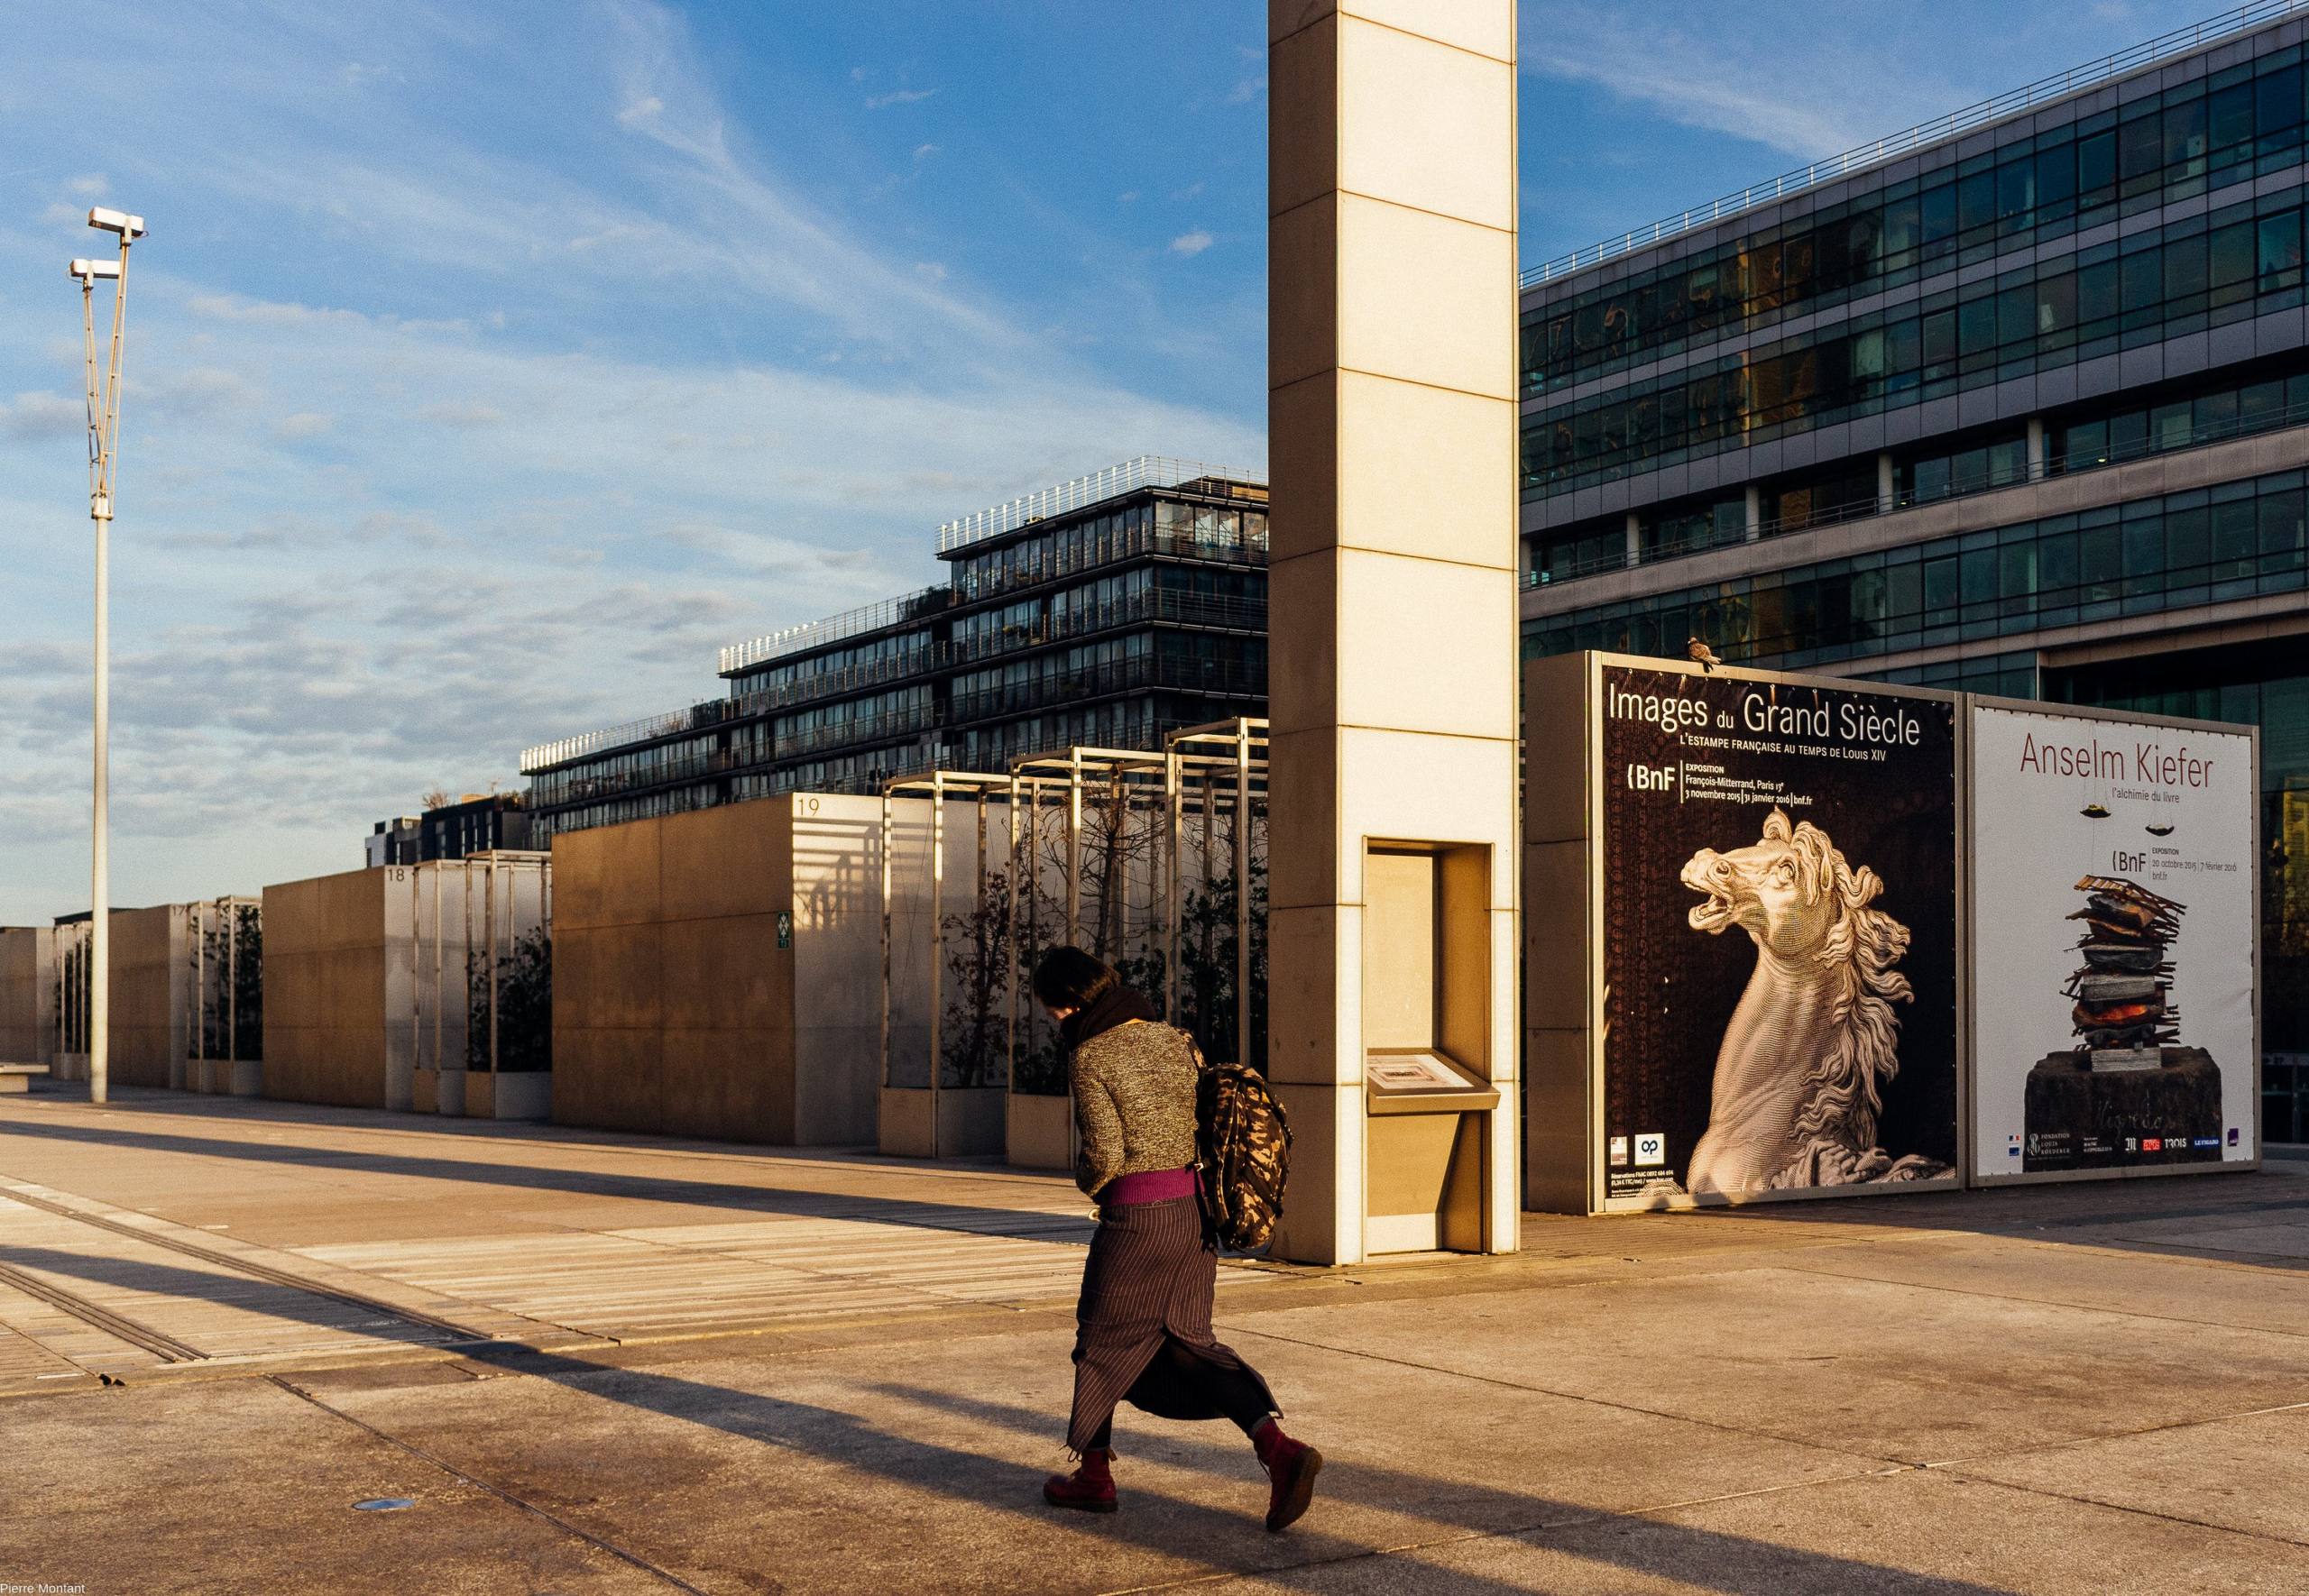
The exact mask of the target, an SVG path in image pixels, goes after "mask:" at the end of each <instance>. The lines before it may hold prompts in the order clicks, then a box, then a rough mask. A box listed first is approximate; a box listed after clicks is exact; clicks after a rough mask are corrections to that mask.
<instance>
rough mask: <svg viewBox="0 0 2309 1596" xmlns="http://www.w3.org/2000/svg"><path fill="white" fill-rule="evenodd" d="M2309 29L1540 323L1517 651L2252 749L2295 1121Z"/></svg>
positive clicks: (2114, 92)
mask: <svg viewBox="0 0 2309 1596" xmlns="http://www.w3.org/2000/svg"><path fill="white" fill-rule="evenodd" d="M2305 36H2309V10H2304V8H2302V7H2300V6H2299V5H2295V4H2292V3H2289V0H2267V3H2265V4H2262V5H2257V6H2252V7H2248V8H2247V9H2246V10H2245V11H2243V12H2240V13H2230V14H2227V15H2226V16H2225V17H2224V18H2222V19H2221V20H2220V21H2219V22H2217V23H2210V24H2207V25H2206V26H2205V27H2204V28H2203V29H2198V30H2192V31H2191V32H2189V33H2188V34H2185V35H2176V36H2173V37H2171V38H2168V39H2165V40H2159V41H2154V42H2152V43H2151V44H2149V45H2146V46H2142V47H2139V49H2136V50H2129V51H2127V52H2125V54H2124V55H2122V56H2120V57H2115V58H2111V60H2108V61H2104V62H2100V63H2095V64H2093V65H2092V66H2089V67H2086V68H2084V69H2079V70H2078V71H2076V72H2073V73H2069V74H2066V75H2065V76H2064V77H2063V78H2061V79H2058V80H2055V81H2053V82H2051V83H2047V84H2043V85H2038V86H2036V87H2033V88H2031V89H2028V90H2023V91H2019V93H2016V94H2014V95H2010V96H2004V97H2003V99H2001V101H1998V102H1994V103H1992V105H1989V106H1984V107H1976V108H1975V109H1974V111H1973V112H1968V113H1959V114H1958V115H1955V116H1954V117H1951V118H1949V119H1947V120H1946V122H1945V123H1943V124H1936V125H1935V126H1933V127H1928V128H1926V129H1920V130H1914V131H1912V132H1911V133H1909V134H1905V135H1900V136H1899V137H1896V138H1894V139H1891V140H1888V141H1885V142H1884V144H1883V145H1882V146H1880V147H1876V148H1872V149H1871V150H1869V151H1858V152H1855V153H1854V155H1853V156H1849V157H1845V158H1843V159H1842V160H1840V161H1835V162H1829V163H1824V164H1823V166H1821V167H1816V168H1814V169H1811V170H1808V171H1806V172H1803V173H1798V174H1793V175H1792V176H1791V177H1790V178H1789V179H1782V180H1781V181H1780V182H1779V183H1778V184H1776V185H1765V186H1764V188H1763V189H1762V194H1764V195H1766V196H1771V197H1769V198H1765V199H1763V200H1762V202H1761V203H1748V202H1749V201H1750V200H1752V199H1754V198H1755V197H1757V194H1758V191H1756V190H1751V191H1750V193H1749V194H1748V195H1744V196H1740V197H1735V200H1734V203H1732V204H1730V205H1727V206H1716V207H1709V208H1708V209H1707V210H1706V211H1703V212H1696V213H1688V214H1687V215H1686V216H1683V217H1679V218H1676V219H1674V220H1672V221H1670V222H1669V223H1664V224H1661V225H1660V226H1658V227H1655V228H1647V229H1642V230H1640V231H1639V232H1638V233H1636V234H1630V235H1628V238H1627V239H1625V240H1623V241H1620V242H1619V243H1614V244H1611V245H1606V246H1604V247H1603V248H1601V249H1599V250H1596V251H1587V252H1581V254H1579V255H1578V256H1575V257H1571V258H1569V259H1568V260H1566V261H1558V262H1553V263H1550V264H1549V265H1547V266H1542V267H1539V268H1535V269H1534V270H1532V271H1530V272H1528V273H1526V276H1525V280H1524V292H1523V297H1522V341H1523V367H1524V370H1523V390H1522V391H1523V436H1522V479H1523V518H1522V530H1523V543H1524V560H1525V568H1526V576H1525V587H1524V590H1523V630H1524V647H1525V649H1526V651H1527V653H1530V654H1532V655H1545V654H1554V653H1559V652H1564V651H1567V650H1570V649H1578V648H1607V649H1624V650H1629V651H1632V652H1636V653H1646V654H1660V655H1668V656H1681V655H1682V654H1683V652H1684V648H1685V646H1686V642H1687V640H1688V638H1690V637H1700V638H1703V639H1705V640H1706V641H1707V642H1708V643H1709V644H1710V645H1712V646H1713V647H1714V648H1715V649H1716V652H1717V653H1718V654H1719V655H1721V656H1724V657H1725V659H1727V660H1732V661H1734V662H1738V663H1742V664H1751V665H1764V666H1770V667H1773V668H1780V669H1789V670H1807V671H1814V672H1824V673H1828V674H1844V675H1857V676H1868V677H1875V678H1880V679H1883V680H1888V681H1899V682H1913V683H1927V684H1932V685H1937V686H1956V687H1965V688H1973V689H1977V690H1981V691H1987V692H1996V693H2010V694H2015V695H2019V696H2030V697H2041V698H2048V699H2056V700H2062V701H2066V702H2079V703H2093V704H2107V705H2113V706H2123V707H2127V708H2131V709H2139V710H2148V711H2159V712H2164V713H2171V714H2179V715H2193V716H2204V717H2208V718H2212V719H2218V720H2244V721H2250V722H2253V723H2255V724H2257V725H2258V726H2259V727H2260V728H2261V729H2262V734H2263V740H2262V757H2263V774H2262V784H2263V812H2262V836H2263V838H2264V839H2265V841H2266V843H2267V846H2268V857H2267V860H2266V867H2267V869H2266V878H2265V879H2266V885H2265V892H2264V916H2263V918H2264V924H2263V949H2264V957H2265V963H2266V986H2265V992H2266V997H2265V1002H2264V1015H2265V1018H2264V1033H2265V1043H2266V1046H2267V1047H2268V1049H2269V1050H2270V1051H2271V1052H2272V1054H2273V1055H2277V1057H2274V1058H2273V1059H2272V1064H2273V1066H2274V1068H2272V1069H2271V1070H2270V1072H2269V1080H2270V1083H2271V1085H2272V1087H2273V1088H2275V1087H2280V1086H2281V1085H2282V1083H2284V1082H2286V1081H2288V1080H2289V1079H2290V1078H2291V1072H2292V1071H2293V1064H2292V1061H2291V1060H2290V1059H2286V1058H2285V1057H2284V1056H2285V1055H2291V1054H2309V564H2305V563H2304V553H2305V552H2309V515H2305V514H2304V493H2309V478H2304V468H2309V336H2304V280H2303V237H2304V210H2305V209H2309V145H2305V144H2304V129H2309V72H2304V37H2305ZM1953 128H1961V129H1962V131H1947V130H1949V129H1953ZM1882 151H1899V153H1898V154H1897V155H1896V156H1887V155H1885V154H1883V153H1882ZM1638 241H1641V242H1638ZM2300 1073H2301V1074H2302V1076H2303V1077H2304V1083H2303V1084H2304V1087H2309V1069H2304V1070H2302V1071H2301V1072H2300ZM2285 1089H2286V1090H2289V1089H2290V1088H2289V1087H2286V1088H2285ZM2295 1109H2296V1105H2294V1104H2292V1103H2290V1102H2284V1103H2280V1102H2277V1101H2272V1103H2271V1104H2270V1114H2269V1120H2270V1130H2271V1134H2272V1136H2273V1137H2280V1138H2281V1136H2282V1134H2283V1131H2284V1127H2285V1125H2286V1123H2287V1122H2288V1119H2289V1117H2290V1116H2291V1115H2292V1114H2294V1113H2295Z"/></svg>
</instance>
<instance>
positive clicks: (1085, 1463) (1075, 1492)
mask: <svg viewBox="0 0 2309 1596" xmlns="http://www.w3.org/2000/svg"><path fill="white" fill-rule="evenodd" d="M1114 1456H1115V1454H1114V1452H1113V1451H1112V1449H1111V1448H1099V1447H1094V1448H1092V1449H1091V1450H1090V1451H1089V1452H1086V1453H1084V1454H1082V1464H1081V1467H1080V1468H1078V1469H1076V1470H1075V1471H1074V1472H1072V1473H1071V1474H1053V1475H1052V1476H1051V1477H1050V1478H1049V1479H1047V1480H1045V1481H1043V1500H1044V1501H1046V1502H1048V1503H1049V1504H1050V1505H1051V1506H1052V1507H1053V1508H1072V1509H1076V1510H1077V1511H1078V1512H1083V1513H1111V1512H1113V1511H1114V1510H1115V1476H1114V1472H1113V1470H1112V1468H1111V1467H1109V1465H1110V1464H1111V1463H1113V1462H1114ZM1303 1506H1304V1504H1302V1508H1303Z"/></svg>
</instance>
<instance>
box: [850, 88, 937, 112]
mask: <svg viewBox="0 0 2309 1596" xmlns="http://www.w3.org/2000/svg"><path fill="white" fill-rule="evenodd" d="M937 92H938V91H937V90H936V89H934V88H894V89H892V90H890V91H889V92H888V94H869V95H868V96H866V108H867V109H868V110H869V111H879V110H882V109H884V108H885V107H887V106H890V105H917V104H919V103H920V102H922V101H924V100H926V99H928V98H929V97H930V96H932V95H934V94H936V93H937Z"/></svg>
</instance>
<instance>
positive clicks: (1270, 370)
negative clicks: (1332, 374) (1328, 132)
mask: <svg viewBox="0 0 2309 1596" xmlns="http://www.w3.org/2000/svg"><path fill="white" fill-rule="evenodd" d="M1345 203H1348V202H1347V201H1344V200H1343V199H1342V198H1341V197H1338V196H1337V195H1335V194H1329V193H1326V194H1322V195H1319V196H1317V197H1315V198H1313V199H1311V200H1309V201H1308V202H1307V203H1306V204H1304V205H1302V206H1296V207H1294V208H1293V209H1292V210H1289V211H1286V212H1284V213H1283V215H1282V216H1276V217H1274V219H1273V220H1272V221H1270V222H1269V223H1268V224H1267V266H1266V274H1267V302H1268V305H1269V307H1270V308H1269V310H1268V312H1267V352H1266V382H1267V387H1268V388H1269V390H1274V389H1277V388H1283V387H1286V386H1288V385H1289V384H1291V383H1293V382H1296V381H1300V380H1301V379H1302V378H1306V377H1315V376H1320V375H1321V374H1323V373H1324V372H1326V371H1329V370H1330V369H1331V368H1332V367H1333V366H1335V365H1338V364H1339V363H1340V359H1339V353H1340V346H1339V336H1340V331H1341V322H1340V308H1341V307H1340V305H1339V299H1338V293H1339V286H1340V285H1339V267H1338V245H1339V243H1340V223H1341V218H1340V215H1339V212H1340V207H1341V206H1342V205H1343V204H1345ZM1357 203H1363V204H1368V203H1369V202H1367V201H1365V202H1357ZM1377 208H1387V207H1377Z"/></svg>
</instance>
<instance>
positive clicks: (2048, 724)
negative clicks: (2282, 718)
mask: <svg viewBox="0 0 2309 1596" xmlns="http://www.w3.org/2000/svg"><path fill="white" fill-rule="evenodd" d="M1970 714H1971V720H1972V724H1971V738H1970V748H1971V766H1972V772H1971V775H1972V781H1971V787H1972V793H1973V810H1972V833H1973V835H1972V849H1971V860H1972V870H1973V894H1974V902H1975V903H1976V904H1977V905H1978V911H1979V912H1978V913H1977V914H1976V916H1975V918H1974V922H1973V1038H1972V1047H1973V1093H1972V1119H1973V1124H1972V1137H1973V1160H1972V1163H1973V1179H1974V1182H1975V1184H1992V1183H1996V1182H2000V1181H2007V1180H2052V1179H2108V1178H2110V1177H2112V1176H2116V1175H2136V1174H2170V1173H2178V1172H2184V1171H2187V1170H2192V1169H2206V1168H2208V1167H2211V1168H2221V1167H2236V1168H2245V1169H2249V1168H2254V1167H2257V1166H2258V1161H2259V1156H2260V1144H2259V1127H2258V1110H2259V1104H2260V1096H2259V1093H2260V1086H2259V1078H2258V1064H2259V1059H2260V1045H2259V1029H2258V1019H2257V1014H2256V1011H2255V1007H2254V992H2255V989H2256V986H2257V979H2256V972H2257V971H2258V968H2259V959H2258V923H2259V922H2258V913H2257V912H2256V910H2257V904H2256V887H2255V882H2256V880H2257V873H2256V864H2257V861H2258V858H2259V847H2258V841H2257V839H2256V820H2257V812H2256V806H2255V798H2256V793H2257V792H2258V769H2259V764H2258V734H2257V733H2256V732H2255V731H2254V730H2253V729H2250V728H2248V727H2236V726H2221V725H2215V724H2212V723H2209V722H2204V721H2178V720H2162V719H2155V718H2148V717H2142V716H2122V715H2116V714H2111V713H2105V712H2102V711H2092V710H2074V711H2071V710H2068V709H2066V708H2065V707H2064V708H2062V709H2060V710H2057V711H2055V710H2052V709H2050V708H2049V707H2048V706H2046V705H2043V704H2030V703H2023V702H2006V701H2000V700H1993V699H1973V700H1972V701H1971V702H1970Z"/></svg>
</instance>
